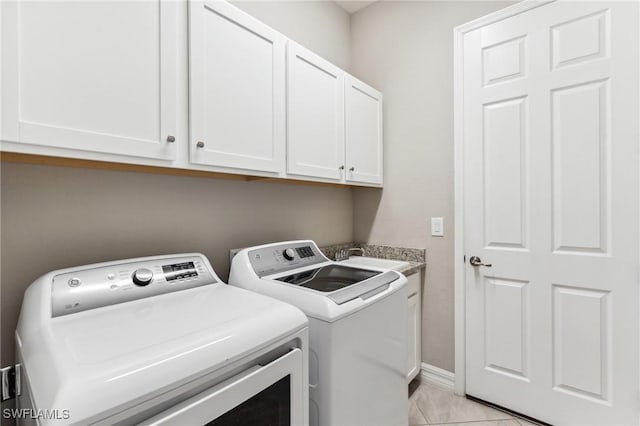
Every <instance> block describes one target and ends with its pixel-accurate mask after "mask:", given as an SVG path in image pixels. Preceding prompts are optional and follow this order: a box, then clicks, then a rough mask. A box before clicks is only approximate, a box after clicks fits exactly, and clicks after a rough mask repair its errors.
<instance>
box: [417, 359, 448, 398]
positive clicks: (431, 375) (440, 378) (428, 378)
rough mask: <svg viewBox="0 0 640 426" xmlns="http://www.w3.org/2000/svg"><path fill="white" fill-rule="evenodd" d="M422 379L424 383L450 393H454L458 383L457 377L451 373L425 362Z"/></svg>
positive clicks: (422, 368)
mask: <svg viewBox="0 0 640 426" xmlns="http://www.w3.org/2000/svg"><path fill="white" fill-rule="evenodd" d="M420 379H421V380H422V382H424V383H431V384H433V385H436V386H440V387H442V388H445V389H448V390H450V391H453V388H454V385H455V383H456V375H455V374H454V373H452V372H451V371H447V370H443V369H442V368H438V367H436V366H433V365H430V364H427V363H424V362H423V363H422V365H421V367H420Z"/></svg>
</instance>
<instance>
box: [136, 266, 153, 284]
mask: <svg viewBox="0 0 640 426" xmlns="http://www.w3.org/2000/svg"><path fill="white" fill-rule="evenodd" d="M132 278H133V283H134V284H135V285H139V286H140V287H144V286H146V285H149V283H151V280H153V272H151V270H149V269H147V268H140V269H136V270H135V271H134V272H133V276H132Z"/></svg>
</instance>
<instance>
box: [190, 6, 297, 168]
mask: <svg viewBox="0 0 640 426" xmlns="http://www.w3.org/2000/svg"><path fill="white" fill-rule="evenodd" d="M285 42H286V39H285V37H284V36H283V35H282V34H280V33H278V32H276V31H274V30H273V29H271V28H269V27H268V26H266V25H265V24H263V23H261V22H260V21H258V20H256V19H254V18H253V17H251V16H249V15H247V14H246V13H244V12H242V11H240V10H239V9H237V8H236V7H234V6H231V5H230V4H228V3H226V2H220V1H204V2H203V1H191V2H190V3H189V48H190V49H189V58H190V67H189V73H190V81H189V93H190V103H191V108H190V111H189V113H190V125H189V128H190V138H189V139H190V140H189V151H190V160H191V162H192V163H195V164H201V165H209V166H216V167H218V168H220V167H222V168H232V169H242V170H245V171H247V172H250V171H261V172H273V173H278V172H281V171H282V170H283V169H284V157H285Z"/></svg>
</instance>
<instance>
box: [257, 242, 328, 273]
mask: <svg viewBox="0 0 640 426" xmlns="http://www.w3.org/2000/svg"><path fill="white" fill-rule="evenodd" d="M248 255H249V262H251V266H252V267H253V270H254V271H255V273H256V274H257V275H258V276H259V277H264V276H266V275H271V274H277V273H279V272H286V271H290V270H292V269H296V268H300V267H303V266H309V265H314V264H316V263H322V262H326V261H327V260H329V259H327V258H326V257H324V255H323V254H322V253H321V252H320V249H319V248H318V246H317V245H316V244H315V243H314V242H313V241H296V242H289V243H280V244H275V245H270V246H267V247H259V248H256V249H253V250H250V251H249V253H248Z"/></svg>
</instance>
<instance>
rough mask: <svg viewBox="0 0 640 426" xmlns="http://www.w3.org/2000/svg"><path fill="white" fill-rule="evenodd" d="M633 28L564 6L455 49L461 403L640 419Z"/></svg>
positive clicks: (629, 19)
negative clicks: (459, 94)
mask: <svg viewBox="0 0 640 426" xmlns="http://www.w3.org/2000/svg"><path fill="white" fill-rule="evenodd" d="M638 16H639V10H638V2H624V3H623V2H601V3H598V2H573V1H558V2H554V3H550V4H547V5H544V6H540V7H537V8H533V9H532V10H529V11H527V12H525V13H522V14H518V15H516V16H513V17H510V18H507V19H504V20H501V21H498V22H497V23H493V24H490V25H487V26H485V27H483V28H480V29H477V30H474V31H470V32H468V33H466V34H465V36H464V41H463V43H464V44H463V46H464V56H463V57H464V65H463V77H464V80H463V102H464V109H463V123H464V124H463V140H464V142H463V144H464V148H463V149H464V154H463V155H464V182H463V185H464V247H465V254H466V266H465V274H466V288H465V291H466V331H465V335H466V392H467V394H470V395H473V396H475V397H478V398H481V399H484V400H487V401H490V402H493V403H495V404H498V405H501V406H505V407H507V408H510V409H512V410H515V411H518V412H520V413H523V414H526V415H529V416H532V417H534V418H538V419H540V420H543V421H546V422H549V423H552V424H556V425H569V424H573V425H578V424H580V425H586V424H598V425H611V424H638V422H639V419H640V417H639V408H640V405H639V398H638V395H639V391H640V388H639V373H640V371H639V364H640V357H639V356H640V352H639V349H638V340H639V333H640V329H639V314H638V312H639V310H640V309H639V308H640V303H639V302H640V292H639V276H638V264H639V250H638V245H639V233H638V228H639V226H638V225H639V221H640V215H639V208H638V203H639V191H640V186H639V174H638V166H639V159H640V157H639V155H638V152H639V148H638V144H639V140H638V135H639V133H638V119H639V108H638V97H639V91H638V90H639V87H638V80H639V68H638V55H639V45H638V36H639V34H638V26H639V22H638ZM470 256H478V257H479V258H480V259H481V260H482V262H483V263H485V264H491V266H490V267H489V266H471V265H470V264H469V259H470Z"/></svg>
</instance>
